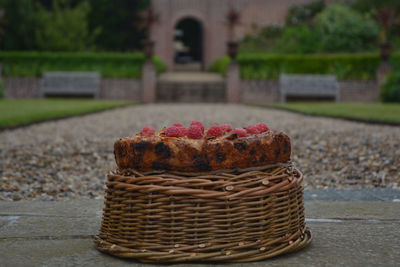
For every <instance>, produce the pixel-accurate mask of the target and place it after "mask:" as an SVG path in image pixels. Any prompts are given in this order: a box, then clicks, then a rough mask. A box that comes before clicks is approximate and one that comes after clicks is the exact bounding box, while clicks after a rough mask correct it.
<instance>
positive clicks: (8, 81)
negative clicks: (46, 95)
mask: <svg viewBox="0 0 400 267" xmlns="http://www.w3.org/2000/svg"><path fill="white" fill-rule="evenodd" d="M3 80H4V87H5V94H4V95H5V97H6V98H38V97H40V88H39V79H38V78H34V77H6V78H3Z"/></svg>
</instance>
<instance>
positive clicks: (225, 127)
mask: <svg viewBox="0 0 400 267" xmlns="http://www.w3.org/2000/svg"><path fill="white" fill-rule="evenodd" d="M219 128H221V129H222V130H223V131H224V132H230V131H232V127H231V126H230V125H229V124H226V123H224V124H221V125H220V126H219Z"/></svg>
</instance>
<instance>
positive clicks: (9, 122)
mask: <svg viewBox="0 0 400 267" xmlns="http://www.w3.org/2000/svg"><path fill="white" fill-rule="evenodd" d="M131 104H133V103H132V102H126V101H107V100H92V99H1V100H0V128H7V127H16V126H21V125H25V124H30V123H34V122H40V121H45V120H51V119H57V118H64V117H70V116H76V115H82V114H86V113H91V112H95V111H100V110H106V109H110V108H115V107H122V106H126V105H131Z"/></svg>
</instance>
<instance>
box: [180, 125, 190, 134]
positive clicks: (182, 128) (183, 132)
mask: <svg viewBox="0 0 400 267" xmlns="http://www.w3.org/2000/svg"><path fill="white" fill-rule="evenodd" d="M178 128H179V130H180V131H181V133H182V136H187V135H188V133H189V131H188V129H186V128H185V127H178Z"/></svg>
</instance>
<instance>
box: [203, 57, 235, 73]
mask: <svg viewBox="0 0 400 267" xmlns="http://www.w3.org/2000/svg"><path fill="white" fill-rule="evenodd" d="M230 62H231V60H230V58H229V57H228V56H224V57H221V58H219V59H216V60H214V62H213V63H212V64H211V66H210V68H209V69H208V71H210V72H217V73H220V74H221V75H223V76H225V74H226V69H227V68H228V65H229V63H230Z"/></svg>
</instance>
